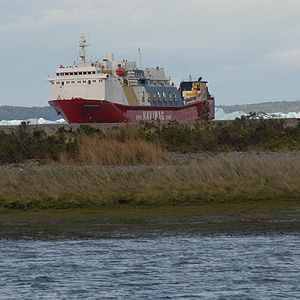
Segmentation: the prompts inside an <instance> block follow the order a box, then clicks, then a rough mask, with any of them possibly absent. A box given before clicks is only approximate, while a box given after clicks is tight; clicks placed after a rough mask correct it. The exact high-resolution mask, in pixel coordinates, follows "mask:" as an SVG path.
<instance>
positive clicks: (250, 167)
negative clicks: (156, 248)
mask: <svg viewBox="0 0 300 300" xmlns="http://www.w3.org/2000/svg"><path fill="white" fill-rule="evenodd" d="M97 161H98V158H97ZM299 175H300V158H299V157H298V156H288V155H287V156H284V157H281V158H280V159H278V158H276V157H256V156H254V155H249V157H248V158H247V157H245V158H242V157H227V156H222V155H221V156H217V157H208V158H205V159H202V160H201V161H199V162H197V161H193V162H191V163H190V164H188V165H181V166H179V165H178V166H174V165H164V166H159V165H156V166H127V167H126V166H119V167H118V166H116V167H108V166H107V167H105V166H103V165H100V164H94V163H93V164H90V165H85V166H78V165H76V164H72V165H56V166H47V165H46V166H43V167H34V168H24V169H22V168H12V169H8V168H2V169H1V170H0V178H1V185H0V207H6V208H22V209H31V208H67V207H89V206H103V205H108V206H116V205H120V204H130V205H134V206H135V205H155V206H160V205H170V204H172V205H176V204H179V205H180V204H195V205H198V204H200V205H201V204H203V203H207V202H210V201H216V202H230V201H237V202H239V201H256V200H265V199H269V200H284V199H286V200H291V199H296V200H300V181H299V177H300V176H299ZM270 205H272V204H270Z"/></svg>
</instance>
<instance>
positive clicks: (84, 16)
mask: <svg viewBox="0 0 300 300" xmlns="http://www.w3.org/2000/svg"><path fill="white" fill-rule="evenodd" d="M1 4H2V5H1V7H2V9H1V11H0V20H1V21H0V39H1V56H0V57H1V67H2V68H1V73H0V74H1V75H0V76H1V78H0V82H1V84H0V88H1V93H0V105H21V106H45V105H47V101H48V98H49V94H50V91H49V90H50V89H49V86H48V83H47V82H46V81H45V77H46V76H47V75H50V74H53V73H54V70H55V69H56V68H57V67H58V66H59V65H60V64H63V65H70V64H72V63H73V62H74V61H75V60H76V56H77V53H78V51H79V49H78V39H79V36H80V35H82V34H83V33H85V34H86V35H87V36H88V37H89V41H90V43H91V47H89V48H88V49H87V57H88V58H93V59H102V58H103V57H104V56H105V53H106V52H114V53H115V58H116V59H118V60H122V59H128V60H135V61H137V62H138V51H137V49H138V48H141V50H142V64H143V66H145V67H152V66H153V67H155V66H157V65H158V66H160V67H164V68H165V70H166V73H167V75H169V76H171V77H172V80H173V81H174V82H175V83H176V84H179V82H180V81H181V80H182V79H184V78H187V77H188V76H189V75H192V76H193V77H195V78H198V77H199V76H202V77H203V78H204V79H206V80H208V81H209V87H210V91H211V92H212V94H214V96H215V98H216V103H217V104H225V105H230V104H239V103H244V104H245V103H254V102H265V101H281V100H296V99H298V98H299V89H300V88H299V84H298V80H299V73H300V72H299V70H300V1H299V0H285V1H278V0H260V1H253V0H243V1H241V0H206V1H204V0H197V1H196V0H185V1H178V0H173V1H166V0H160V1H159V0H151V1H148V0H147V1H142V0H139V1H138V0H126V1H124V0H122V1H121V0H84V1H82V0H80V1H79V0H64V1H55V0H54V1H49V0H48V1H45V0H23V1H22V0H19V1H17V0H10V1H7V0H4V1H3V0H2V2H1Z"/></svg>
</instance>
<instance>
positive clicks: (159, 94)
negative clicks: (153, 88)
mask: <svg viewBox="0 0 300 300" xmlns="http://www.w3.org/2000/svg"><path fill="white" fill-rule="evenodd" d="M158 101H159V102H161V93H160V92H158Z"/></svg>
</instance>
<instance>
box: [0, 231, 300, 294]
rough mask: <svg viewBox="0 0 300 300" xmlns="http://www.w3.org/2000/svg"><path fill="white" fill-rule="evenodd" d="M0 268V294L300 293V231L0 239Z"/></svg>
mask: <svg viewBox="0 0 300 300" xmlns="http://www.w3.org/2000/svg"><path fill="white" fill-rule="evenodd" d="M0 274H1V276H0V299H300V237H299V236H292V235H290V236H284V235H274V236H244V237H243V236H242V237H241V236H239V237H229V236H213V237H203V236H197V235H195V234H193V235H190V236H189V235H188V234H185V235H181V234H178V235H176V236H172V237H170V236H167V237H149V238H139V237H136V238H135V237H132V238H126V239H125V238H111V239H110V238H107V239H97V240H76V241H72V240H67V241H66V240H60V241H25V240H23V241H7V240H1V241H0Z"/></svg>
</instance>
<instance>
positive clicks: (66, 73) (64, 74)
mask: <svg viewBox="0 0 300 300" xmlns="http://www.w3.org/2000/svg"><path fill="white" fill-rule="evenodd" d="M99 73H101V72H99ZM91 74H96V71H87V72H64V73H56V76H69V75H91Z"/></svg>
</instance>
